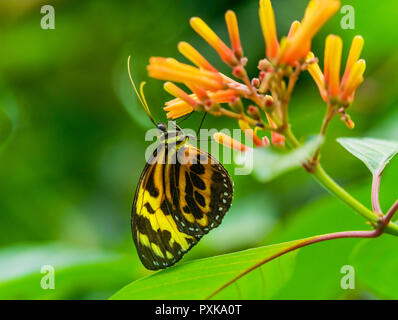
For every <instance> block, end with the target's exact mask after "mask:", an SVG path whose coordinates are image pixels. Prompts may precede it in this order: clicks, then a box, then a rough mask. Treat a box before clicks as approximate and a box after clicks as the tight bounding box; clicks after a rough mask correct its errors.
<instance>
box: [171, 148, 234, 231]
mask: <svg viewBox="0 0 398 320" xmlns="http://www.w3.org/2000/svg"><path fill="white" fill-rule="evenodd" d="M178 154H179V156H178V158H179V161H177V163H176V164H175V165H173V166H171V167H170V170H171V174H169V175H168V176H169V177H170V183H168V184H166V186H167V187H166V188H170V191H168V192H167V193H166V194H167V195H169V194H171V197H169V201H170V202H172V203H173V208H174V213H175V214H174V219H175V221H176V223H177V225H178V227H179V230H181V231H183V232H185V233H187V234H190V235H194V236H196V237H202V236H203V235H204V234H206V233H208V232H209V231H210V230H211V229H213V228H216V227H217V226H218V225H219V224H220V223H221V221H222V219H223V217H224V216H225V213H226V212H227V211H228V209H229V208H230V206H231V202H232V196H233V182H232V180H231V177H230V175H229V174H228V171H227V170H226V169H225V168H224V167H223V166H222V164H221V163H220V162H219V161H218V160H217V159H215V158H214V157H212V156H211V155H210V154H209V153H207V152H205V151H202V150H199V149H198V148H196V147H194V146H192V145H189V144H185V145H184V146H182V147H181V148H180V149H179V150H178ZM166 190H167V189H166Z"/></svg>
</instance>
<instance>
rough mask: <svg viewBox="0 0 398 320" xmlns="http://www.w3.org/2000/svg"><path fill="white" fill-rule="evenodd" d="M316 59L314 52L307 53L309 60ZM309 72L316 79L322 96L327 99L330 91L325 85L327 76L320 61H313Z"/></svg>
mask: <svg viewBox="0 0 398 320" xmlns="http://www.w3.org/2000/svg"><path fill="white" fill-rule="evenodd" d="M312 59H314V54H313V53H312V52H310V53H309V54H308V55H307V60H312ZM308 72H309V73H310V74H311V77H312V78H313V79H314V81H315V83H316V85H317V86H318V89H319V92H320V94H321V97H322V99H323V100H324V101H326V100H327V98H328V93H327V90H326V87H325V78H324V76H323V74H322V71H321V68H320V67H319V64H318V63H311V64H310V65H309V66H308Z"/></svg>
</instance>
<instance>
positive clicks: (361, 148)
mask: <svg viewBox="0 0 398 320" xmlns="http://www.w3.org/2000/svg"><path fill="white" fill-rule="evenodd" d="M337 141H338V142H339V143H340V144H341V145H342V146H343V147H344V148H345V149H347V150H348V151H349V152H350V153H352V154H353V155H354V156H356V157H357V158H358V159H360V160H362V162H364V163H365V165H366V166H367V167H368V169H369V170H370V172H372V174H373V175H379V174H380V173H381V172H382V171H383V170H384V168H385V167H386V165H387V164H388V163H389V162H390V160H391V159H392V158H393V157H394V156H395V155H396V154H397V152H398V142H397V141H389V140H380V139H373V138H339V139H337Z"/></svg>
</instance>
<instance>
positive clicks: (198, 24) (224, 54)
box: [189, 17, 238, 66]
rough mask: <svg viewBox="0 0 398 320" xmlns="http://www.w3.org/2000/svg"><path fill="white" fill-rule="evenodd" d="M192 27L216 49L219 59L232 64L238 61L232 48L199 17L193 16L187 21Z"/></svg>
mask: <svg viewBox="0 0 398 320" xmlns="http://www.w3.org/2000/svg"><path fill="white" fill-rule="evenodd" d="M189 22H190V24H191V27H192V29H194V30H195V31H196V32H197V33H198V34H199V35H200V36H201V37H202V38H203V39H204V40H205V41H206V42H207V43H208V44H209V45H211V46H212V47H213V48H214V50H216V51H217V53H218V54H219V56H220V57H221V59H222V60H223V61H224V62H225V63H227V64H229V65H231V66H234V65H236V64H237V63H238V61H237V59H236V57H235V55H234V53H233V52H232V50H231V49H230V48H229V47H228V46H227V45H226V44H225V43H224V42H223V41H222V40H221V39H220V38H219V37H218V36H217V35H216V34H215V33H214V31H213V30H211V29H210V27H209V26H208V25H207V24H206V23H205V22H204V21H203V20H202V19H200V18H198V17H194V18H191V20H190V21H189Z"/></svg>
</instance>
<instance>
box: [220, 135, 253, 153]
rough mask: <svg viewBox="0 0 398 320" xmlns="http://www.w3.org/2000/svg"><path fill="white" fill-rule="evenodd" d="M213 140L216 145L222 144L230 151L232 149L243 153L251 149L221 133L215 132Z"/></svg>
mask: <svg viewBox="0 0 398 320" xmlns="http://www.w3.org/2000/svg"><path fill="white" fill-rule="evenodd" d="M213 138H214V140H215V141H216V142H217V143H219V144H222V145H224V146H226V147H228V148H230V149H234V150H236V151H240V152H245V151H247V150H249V149H251V148H250V147H248V146H246V145H244V144H242V143H240V142H239V141H237V140H235V139H233V138H231V137H230V136H228V135H226V134H225V133H222V132H216V133H215V134H214V135H213Z"/></svg>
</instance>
